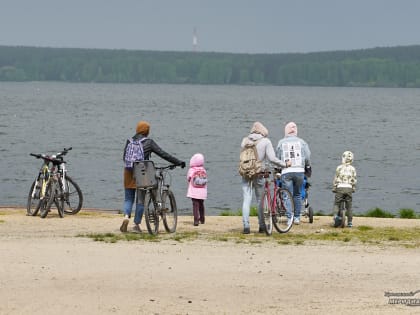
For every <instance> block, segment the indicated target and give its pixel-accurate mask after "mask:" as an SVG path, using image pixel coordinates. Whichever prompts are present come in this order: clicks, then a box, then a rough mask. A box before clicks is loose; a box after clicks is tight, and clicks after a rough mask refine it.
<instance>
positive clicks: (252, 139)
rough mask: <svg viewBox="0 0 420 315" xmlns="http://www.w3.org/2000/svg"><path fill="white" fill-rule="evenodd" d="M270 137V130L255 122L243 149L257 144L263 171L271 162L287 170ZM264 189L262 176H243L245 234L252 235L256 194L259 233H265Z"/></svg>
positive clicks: (243, 143) (242, 145) (243, 141)
mask: <svg viewBox="0 0 420 315" xmlns="http://www.w3.org/2000/svg"><path fill="white" fill-rule="evenodd" d="M267 136H268V130H267V128H265V126H264V125H263V124H262V123H260V122H258V121H257V122H255V123H254V124H253V125H252V128H251V132H250V134H249V135H248V136H246V137H245V138H243V139H242V143H241V148H242V149H244V148H245V146H246V145H248V144H252V143H254V144H255V147H256V149H257V154H258V160H259V161H261V169H262V170H265V169H266V167H267V166H268V165H266V163H267V162H271V163H273V164H275V165H276V166H278V167H280V168H285V167H286V164H285V163H284V162H283V161H282V160H280V159H278V158H276V155H275V153H274V148H273V145H272V143H271V141H270V139H269V138H267ZM263 189H264V178H263V177H262V176H261V175H258V174H257V176H255V177H253V178H252V179H248V178H245V177H244V176H242V193H243V203H242V221H243V226H244V231H243V233H244V234H249V233H251V229H250V224H249V212H250V208H251V202H252V194H253V192H255V197H256V199H257V205H258V224H259V230H258V232H259V233H263V232H265V224H264V218H263V212H262V209H261V196H262V193H263Z"/></svg>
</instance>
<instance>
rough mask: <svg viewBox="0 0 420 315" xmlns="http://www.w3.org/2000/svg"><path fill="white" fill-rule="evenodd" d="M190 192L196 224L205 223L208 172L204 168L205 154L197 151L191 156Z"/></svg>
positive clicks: (188, 195)
mask: <svg viewBox="0 0 420 315" xmlns="http://www.w3.org/2000/svg"><path fill="white" fill-rule="evenodd" d="M187 181H188V192H187V197H188V198H191V200H192V205H193V215H194V226H198V224H199V223H201V224H204V222H205V215H204V200H205V199H207V172H206V169H205V168H204V156H203V155H202V154H201V153H196V154H194V155H193V156H192V157H191V160H190V168H189V170H188V173H187Z"/></svg>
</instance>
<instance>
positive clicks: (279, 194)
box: [260, 171, 294, 235]
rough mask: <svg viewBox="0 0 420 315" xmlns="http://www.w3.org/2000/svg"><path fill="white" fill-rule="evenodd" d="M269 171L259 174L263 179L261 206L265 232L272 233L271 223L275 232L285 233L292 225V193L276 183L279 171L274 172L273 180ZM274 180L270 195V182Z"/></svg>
mask: <svg viewBox="0 0 420 315" xmlns="http://www.w3.org/2000/svg"><path fill="white" fill-rule="evenodd" d="M270 174H271V172H269V171H266V172H262V173H261V174H260V176H262V177H263V178H264V179H265V183H264V193H263V195H262V198H261V208H262V209H263V216H264V224H265V233H266V234H267V235H271V234H272V233H273V225H274V227H275V229H276V230H277V232H279V233H286V232H288V231H289V230H290V229H291V228H292V225H293V217H294V203H293V197H292V194H291V193H290V192H289V191H288V190H287V189H285V188H281V187H280V186H279V185H278V184H277V180H278V179H279V178H280V176H281V175H280V173H278V172H276V173H275V175H274V180H271V179H270ZM272 181H273V182H274V188H273V197H271V188H270V186H271V182H272Z"/></svg>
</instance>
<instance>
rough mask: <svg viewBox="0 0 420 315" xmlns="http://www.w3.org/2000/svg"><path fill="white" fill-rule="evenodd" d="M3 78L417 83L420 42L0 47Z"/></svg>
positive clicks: (247, 82) (273, 82)
mask: <svg viewBox="0 0 420 315" xmlns="http://www.w3.org/2000/svg"><path fill="white" fill-rule="evenodd" d="M0 81H65V82H110V83H111V82H114V83H173V84H183V83H188V84H252V85H304V86H372V87H420V45H415V46H414V45H413V46H397V47H380V48H371V49H361V50H349V51H330V52H314V53H281V54H236V53H235V54H233V53H210V52H169V51H168V52H163V51H138V50H112V49H83V48H41V47H20V46H19V47H15V46H0Z"/></svg>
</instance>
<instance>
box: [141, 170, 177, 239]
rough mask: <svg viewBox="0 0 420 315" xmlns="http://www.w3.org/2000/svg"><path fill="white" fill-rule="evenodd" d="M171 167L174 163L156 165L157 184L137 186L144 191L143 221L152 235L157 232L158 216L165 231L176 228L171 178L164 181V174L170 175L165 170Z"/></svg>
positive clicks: (175, 211) (175, 208)
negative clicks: (144, 186) (162, 165)
mask: <svg viewBox="0 0 420 315" xmlns="http://www.w3.org/2000/svg"><path fill="white" fill-rule="evenodd" d="M173 168H175V166H174V165H169V166H164V167H156V179H157V185H155V186H153V187H147V188H137V189H139V190H143V191H146V195H145V200H144V201H145V202H144V207H145V208H144V211H145V221H146V226H147V230H148V232H149V233H150V234H152V235H156V234H157V233H158V232H159V220H160V218H162V221H163V224H164V226H165V230H166V231H167V232H169V233H173V232H175V230H176V225H177V218H178V210H177V207H176V201H175V196H174V195H173V193H172V191H171V190H170V186H171V180H169V182H167V181H165V178H166V175H168V176H169V177H170V173H168V172H167V170H168V169H173ZM152 206H153V209H152Z"/></svg>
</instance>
